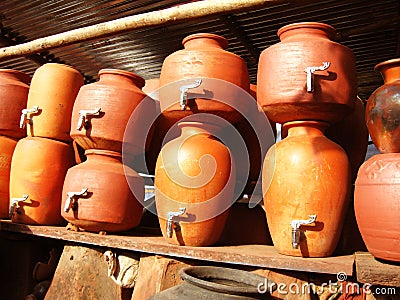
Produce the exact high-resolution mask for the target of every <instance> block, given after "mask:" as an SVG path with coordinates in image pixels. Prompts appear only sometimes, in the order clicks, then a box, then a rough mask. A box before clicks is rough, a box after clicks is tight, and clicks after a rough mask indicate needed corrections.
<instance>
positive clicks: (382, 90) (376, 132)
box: [365, 58, 400, 153]
mask: <svg viewBox="0 0 400 300" xmlns="http://www.w3.org/2000/svg"><path fill="white" fill-rule="evenodd" d="M375 71H376V72H379V73H380V74H381V75H382V77H383V81H384V84H383V85H382V86H380V87H378V88H377V89H376V90H375V91H374V92H373V93H372V94H371V96H370V97H369V99H368V101H367V106H366V111H365V120H366V123H367V126H368V130H369V133H370V135H371V139H372V141H373V142H374V144H375V146H376V148H377V149H378V150H379V151H380V152H381V153H392V152H400V123H399V119H400V58H396V59H391V60H387V61H384V62H382V63H380V64H377V65H376V66H375Z"/></svg>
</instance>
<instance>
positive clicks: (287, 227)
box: [263, 121, 350, 257]
mask: <svg viewBox="0 0 400 300" xmlns="http://www.w3.org/2000/svg"><path fill="white" fill-rule="evenodd" d="M327 125H328V124H327V123H322V122H313V121H295V122H289V123H286V124H284V127H287V129H288V136H287V137H286V138H285V139H283V140H281V141H280V142H278V143H276V144H275V145H274V146H272V147H271V148H270V150H269V151H268V153H267V155H266V158H265V161H264V166H263V192H264V206H265V209H266V215H267V222H268V228H269V230H270V233H271V237H272V241H273V243H274V246H275V247H276V249H277V250H278V251H279V252H280V253H282V254H285V255H293V256H303V257H326V256H330V255H331V254H332V253H333V251H334V250H335V248H336V245H337V243H338V240H339V237H340V233H341V230H342V226H343V221H344V218H345V214H346V210H347V206H348V202H349V199H350V197H349V196H350V166H349V160H348V158H347V155H346V153H345V152H344V150H343V149H342V148H341V147H340V146H339V145H337V144H335V143H334V142H332V141H331V140H329V139H328V138H326V137H325V136H324V133H323V130H324V128H325V127H326V126H327ZM269 183H270V184H269ZM312 215H316V218H315V220H314V221H313V218H312V217H311V216H312ZM295 220H302V221H301V222H296V221H295ZM296 225H298V226H296Z"/></svg>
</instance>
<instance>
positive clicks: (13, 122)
mask: <svg viewBox="0 0 400 300" xmlns="http://www.w3.org/2000/svg"><path fill="white" fill-rule="evenodd" d="M30 81H31V77H30V76H29V75H28V74H25V73H23V72H21V71H17V70H9V69H0V98H1V101H0V135H4V136H8V137H11V138H15V139H20V138H23V137H24V136H26V131H25V130H24V129H22V128H20V124H19V121H20V116H21V110H22V109H24V108H25V107H26V102H27V101H28V92H29V83H30Z"/></svg>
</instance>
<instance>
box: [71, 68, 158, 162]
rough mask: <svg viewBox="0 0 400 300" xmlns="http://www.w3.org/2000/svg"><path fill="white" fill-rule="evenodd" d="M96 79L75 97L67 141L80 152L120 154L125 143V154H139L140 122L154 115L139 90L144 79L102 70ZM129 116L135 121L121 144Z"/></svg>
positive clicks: (143, 130)
mask: <svg viewBox="0 0 400 300" xmlns="http://www.w3.org/2000/svg"><path fill="white" fill-rule="evenodd" d="M99 78H100V79H99V81H98V82H95V83H91V84H87V85H85V86H83V87H82V88H81V89H80V91H79V93H78V96H77V98H76V101H75V105H74V109H73V112H72V124H71V137H72V138H73V139H74V140H75V141H76V142H77V143H78V144H79V145H81V146H82V147H83V148H84V149H104V150H110V151H116V152H122V144H123V142H125V145H124V147H126V152H127V153H128V152H129V153H130V154H131V155H137V154H141V153H143V152H144V151H145V144H146V143H145V140H146V135H147V132H148V128H146V126H145V125H143V121H145V120H147V119H151V118H154V115H155V103H154V101H153V100H152V99H151V98H149V97H147V95H146V94H145V93H144V92H143V91H142V90H141V89H142V87H143V86H144V84H145V81H144V79H143V78H141V77H140V76H138V75H136V74H134V73H131V72H128V71H124V70H117V69H102V70H100V71H99ZM146 97H147V98H146ZM145 98H146V100H144V99H145ZM131 116H132V117H134V118H135V122H133V124H135V126H131V127H130V128H129V132H128V134H127V135H125V140H124V133H125V130H126V129H127V126H128V122H129V119H130V118H131ZM124 151H125V150H124Z"/></svg>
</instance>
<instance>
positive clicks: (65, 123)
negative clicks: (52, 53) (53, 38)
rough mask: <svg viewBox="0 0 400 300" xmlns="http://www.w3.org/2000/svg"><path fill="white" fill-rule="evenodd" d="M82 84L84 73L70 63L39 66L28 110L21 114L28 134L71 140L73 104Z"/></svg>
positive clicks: (22, 124)
mask: <svg viewBox="0 0 400 300" xmlns="http://www.w3.org/2000/svg"><path fill="white" fill-rule="evenodd" d="M82 85H83V76H82V75H81V73H79V72H78V71H77V70H75V69H74V68H72V67H70V66H67V65H63V64H57V63H47V64H44V65H43V66H41V67H39V68H38V69H37V70H36V71H35V73H34V74H33V77H32V83H31V86H30V89H29V94H28V103H27V110H26V111H25V113H24V112H23V113H22V115H21V126H23V127H25V126H26V128H27V131H28V136H34V137H46V138H51V139H56V140H60V141H65V142H69V141H71V140H72V139H71V137H70V135H69V131H70V128H71V113H72V107H73V105H74V102H75V98H76V95H77V94H78V91H79V88H80V87H81V86H82Z"/></svg>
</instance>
